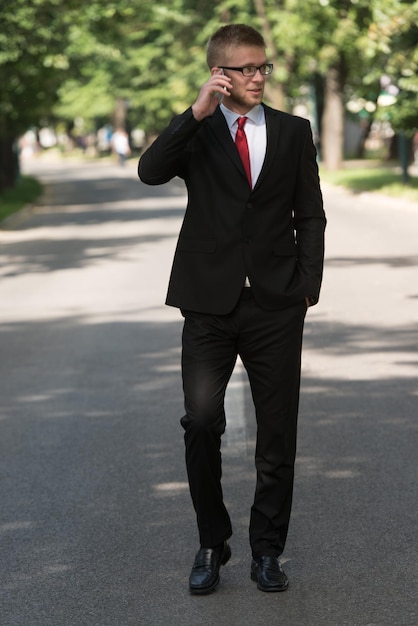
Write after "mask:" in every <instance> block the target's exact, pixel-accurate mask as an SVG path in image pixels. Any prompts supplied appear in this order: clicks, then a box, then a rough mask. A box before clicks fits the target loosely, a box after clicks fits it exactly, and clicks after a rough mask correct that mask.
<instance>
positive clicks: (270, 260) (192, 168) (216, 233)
mask: <svg viewBox="0 0 418 626" xmlns="http://www.w3.org/2000/svg"><path fill="white" fill-rule="evenodd" d="M263 106H264V109H265V117H266V129H267V149H266V156H265V160H264V164H263V167H262V170H261V173H260V176H259V178H258V180H257V183H256V185H255V187H254V189H252V190H251V189H250V186H249V184H248V182H247V178H246V176H245V172H244V169H243V166H242V163H241V160H240V158H239V155H238V152H237V149H236V147H235V144H234V142H233V140H232V138H231V134H230V131H229V129H228V126H227V123H226V120H225V117H224V115H223V114H222V111H221V110H220V109H219V107H218V108H217V109H216V111H215V113H214V114H213V115H212V116H210V117H208V118H205V119H204V120H203V121H201V122H197V121H196V120H195V119H194V117H193V114H192V111H191V109H188V110H187V111H185V113H183V114H182V115H180V116H178V117H176V118H174V120H173V121H172V122H171V124H170V125H169V126H168V127H167V128H166V129H165V130H164V131H163V132H162V133H161V135H160V136H159V137H158V138H157V139H156V141H155V142H154V143H153V144H152V145H151V146H150V148H148V150H147V151H146V152H145V153H144V154H143V156H142V157H141V159H140V162H139V168H138V172H139V177H140V178H141V180H142V181H143V182H145V183H148V184H150V185H158V184H162V183H165V182H167V181H169V180H170V179H172V178H173V177H174V176H179V177H181V178H183V179H184V181H185V183H186V186H187V190H188V204H187V209H186V213H185V217H184V221H183V225H182V228H181V231H180V235H179V239H178V243H177V248H176V252H175V256H174V261H173V267H172V272H171V277H170V282H169V288H168V294H167V300H166V303H167V304H169V305H172V306H176V307H179V308H181V309H186V310H191V311H198V312H202V313H211V314H226V313H229V312H230V311H231V310H232V309H233V308H234V306H235V305H236V303H237V301H238V298H239V296H240V293H241V291H242V288H243V286H244V281H245V277H246V276H248V277H249V280H250V283H251V287H252V290H253V294H254V297H255V299H256V301H257V303H258V304H259V305H260V306H261V307H263V308H265V309H269V310H274V309H280V308H284V307H287V306H289V305H291V304H295V303H296V302H299V301H301V300H303V299H304V298H305V297H306V296H311V297H312V298H313V299H314V301H317V299H318V297H319V291H320V286H321V279H322V267H323V256H324V230H325V223H326V220H325V215H324V211H323V203H322V195H321V191H320V186H319V178H318V168H317V163H316V151H315V147H314V144H313V141H312V132H311V128H310V124H309V122H308V121H307V120H305V119H302V118H299V117H296V116H293V115H289V114H287V113H283V112H281V111H276V110H274V109H272V108H270V107H268V106H266V105H263Z"/></svg>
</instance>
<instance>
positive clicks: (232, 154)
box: [209, 107, 246, 177]
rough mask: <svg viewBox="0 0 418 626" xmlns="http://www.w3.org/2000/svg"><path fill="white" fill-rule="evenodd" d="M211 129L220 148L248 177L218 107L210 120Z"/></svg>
mask: <svg viewBox="0 0 418 626" xmlns="http://www.w3.org/2000/svg"><path fill="white" fill-rule="evenodd" d="M209 128H210V130H211V131H212V132H213V134H214V137H215V139H216V141H217V142H218V143H219V146H220V148H221V149H222V150H223V151H224V152H225V153H226V155H227V156H228V158H229V159H231V161H233V162H234V164H235V165H236V167H237V168H238V169H239V171H240V172H241V173H242V174H243V175H244V176H245V177H246V174H245V170H244V167H243V165H242V163H241V159H240V157H239V154H238V151H237V148H236V146H235V144H234V142H233V140H232V137H231V133H230V130H229V128H228V124H227V123H226V119H225V117H224V114H223V113H222V111H221V109H220V108H219V107H218V108H217V109H216V111H215V113H214V114H213V115H212V117H211V118H210V122H209Z"/></svg>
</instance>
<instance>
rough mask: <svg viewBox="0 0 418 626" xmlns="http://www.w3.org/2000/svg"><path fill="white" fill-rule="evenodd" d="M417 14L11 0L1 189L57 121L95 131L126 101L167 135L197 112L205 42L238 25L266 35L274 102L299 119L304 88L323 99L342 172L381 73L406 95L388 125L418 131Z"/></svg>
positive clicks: (193, 1)
mask: <svg viewBox="0 0 418 626" xmlns="http://www.w3.org/2000/svg"><path fill="white" fill-rule="evenodd" d="M417 10H418V9H417V3H416V2H413V1H412V2H411V1H409V0H408V1H403V0H303V1H302V0H213V2H210V3H208V2H207V0H171V1H166V2H164V1H162V2H155V0H90V1H89V2H82V1H81V0H3V3H2V8H1V11H0V77H1V82H2V89H1V92H0V166H1V167H0V188H1V187H4V186H6V185H10V184H13V181H14V178H15V175H16V170H15V168H14V166H13V165H11V164H12V163H13V159H12V158H11V146H12V145H13V142H15V140H16V138H17V137H18V136H19V134H20V133H22V132H24V131H25V130H26V129H27V128H28V127H29V126H31V125H34V126H39V124H40V123H41V122H44V123H45V122H47V121H48V120H51V119H53V117H54V116H55V118H59V119H64V120H68V121H72V120H74V119H75V118H77V117H82V118H83V119H84V120H85V122H86V124H87V125H89V124H90V127H91V128H92V129H93V128H94V127H95V125H96V124H98V123H99V120H106V121H107V120H109V119H113V120H116V119H117V118H118V115H119V116H120V111H121V107H120V106H119V107H118V103H119V104H120V103H121V102H122V103H124V105H126V108H127V115H128V120H127V122H128V123H129V125H130V126H138V125H139V126H141V127H142V128H143V129H144V130H145V131H146V132H147V134H148V135H151V134H154V133H158V132H159V131H160V130H161V129H162V128H163V127H164V126H165V125H166V124H167V122H168V121H169V119H170V118H171V117H172V116H173V115H174V114H176V113H179V112H180V111H182V110H184V109H185V108H186V107H187V106H189V105H190V104H191V102H192V101H193V98H194V97H195V95H196V94H197V91H198V89H199V88H200V85H201V84H202V82H203V81H204V80H205V79H206V77H207V76H208V69H207V67H206V61H205V49H206V42H207V40H208V38H209V37H210V35H211V34H212V33H213V32H214V30H216V29H217V28H218V27H219V26H220V25H221V24H225V23H228V22H246V23H249V24H252V25H253V26H255V27H256V28H259V29H261V30H262V32H263V34H264V36H265V38H266V40H267V43H268V50H269V55H270V58H271V60H272V61H273V63H274V68H275V69H274V73H273V75H272V76H271V78H270V79H269V81H268V86H267V89H266V98H267V101H268V102H270V103H271V104H273V105H274V106H278V107H280V108H285V109H286V108H291V107H292V105H293V104H294V103H295V102H297V100H298V98H299V97H300V95H301V86H305V88H309V89H315V90H316V96H317V97H316V101H317V104H318V108H319V111H320V113H321V112H323V115H322V116H321V117H322V128H321V134H322V146H321V147H322V149H323V153H324V155H325V158H326V159H328V161H329V165H330V168H331V169H332V168H335V167H338V166H339V165H340V163H341V160H342V137H343V131H342V129H343V121H344V115H345V109H344V105H345V102H346V101H347V100H348V99H350V98H352V97H353V96H356V95H361V96H364V97H366V98H367V99H372V100H374V101H377V100H378V96H379V92H380V78H381V76H382V74H387V75H389V76H390V77H391V79H392V80H393V82H394V84H396V85H397V86H398V87H399V89H400V92H399V95H398V98H397V101H396V103H395V104H394V105H393V106H392V107H390V108H387V109H386V110H385V112H384V114H385V115H386V116H389V117H390V121H391V123H392V124H393V126H394V127H395V128H396V129H403V130H406V131H409V132H413V131H414V129H416V127H417V120H416V110H417V109H416V94H417V92H418V84H417V75H418V72H417V64H418V59H417V54H418V52H417V49H418V47H417V45H416V44H417V22H418V20H417V17H418V16H417ZM122 108H123V107H122ZM118 112H119V113H118Z"/></svg>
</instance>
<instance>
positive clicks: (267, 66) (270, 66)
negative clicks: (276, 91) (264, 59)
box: [219, 63, 273, 77]
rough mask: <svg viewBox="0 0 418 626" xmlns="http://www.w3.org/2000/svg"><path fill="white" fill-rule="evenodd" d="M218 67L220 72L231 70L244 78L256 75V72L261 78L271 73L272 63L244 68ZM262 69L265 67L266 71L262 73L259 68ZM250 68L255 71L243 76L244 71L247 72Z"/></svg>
mask: <svg viewBox="0 0 418 626" xmlns="http://www.w3.org/2000/svg"><path fill="white" fill-rule="evenodd" d="M219 67H220V68H221V70H233V71H234V72H241V74H242V75H243V76H246V77H250V76H255V75H256V74H257V70H258V71H259V72H260V74H261V76H269V75H270V74H271V73H272V71H273V63H263V65H259V66H258V67H257V66H256V65H245V66H244V67H226V65H220V66H219ZM263 67H265V68H266V69H267V70H268V71H267V72H262V71H261V68H263ZM250 68H251V70H255V71H254V72H253V73H251V74H244V70H248V69H250Z"/></svg>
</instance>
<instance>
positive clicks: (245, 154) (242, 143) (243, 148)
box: [235, 117, 252, 187]
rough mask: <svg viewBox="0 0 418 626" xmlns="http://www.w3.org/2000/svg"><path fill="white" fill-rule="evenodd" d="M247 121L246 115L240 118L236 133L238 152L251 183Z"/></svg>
mask: <svg viewBox="0 0 418 626" xmlns="http://www.w3.org/2000/svg"><path fill="white" fill-rule="evenodd" d="M246 121H247V118H246V117H239V118H238V130H237V134H236V135H235V145H236V147H237V150H238V154H239V155H240V157H241V161H242V164H243V166H244V170H245V173H246V174H247V178H248V182H249V183H250V187H252V184H251V167H250V151H249V150H248V142H247V135H246V134H245V130H244V126H245V122H246Z"/></svg>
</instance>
